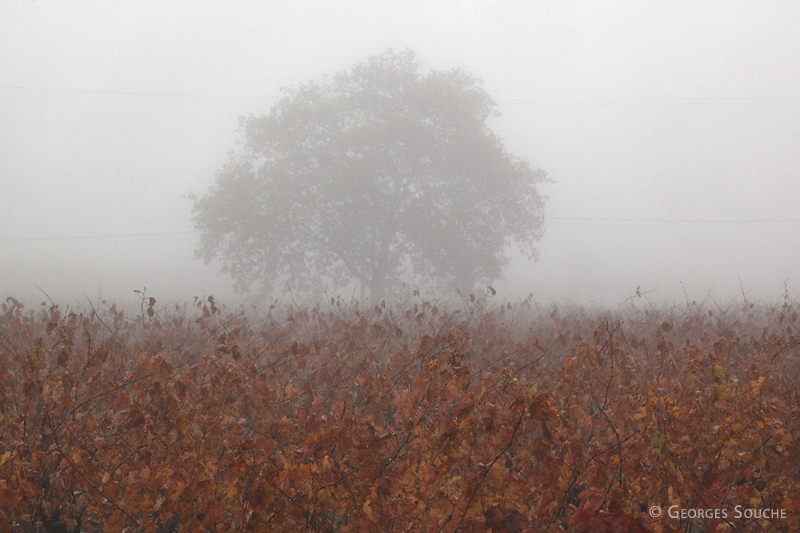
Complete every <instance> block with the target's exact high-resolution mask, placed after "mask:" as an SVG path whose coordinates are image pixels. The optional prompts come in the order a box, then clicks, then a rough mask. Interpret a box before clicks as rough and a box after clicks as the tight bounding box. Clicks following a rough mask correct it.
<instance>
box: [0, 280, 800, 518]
mask: <svg viewBox="0 0 800 533" xmlns="http://www.w3.org/2000/svg"><path fill="white" fill-rule="evenodd" d="M493 302H494V300H493V299H492V298H491V297H487V298H477V299H476V298H474V297H473V298H470V299H465V301H464V304H463V305H462V306H461V307H460V308H459V309H454V308H445V307H444V306H442V307H441V308H439V307H437V306H436V305H434V304H432V303H430V302H426V301H423V300H421V299H417V300H413V299H412V300H408V301H405V302H401V303H398V304H393V305H384V306H381V307H375V308H372V309H361V310H359V309H357V308H356V307H353V306H350V305H347V304H345V303H343V302H341V301H336V300H332V301H331V302H329V303H326V304H325V305H319V306H316V307H314V308H299V307H296V306H294V307H293V306H287V307H284V308H271V309H263V310H261V311H258V310H255V309H253V310H249V311H248V312H246V313H245V312H235V311H231V310H228V309H226V308H224V307H223V306H221V304H219V303H218V302H216V301H215V300H214V299H213V297H208V298H204V299H196V300H195V302H193V303H191V304H187V305H186V306H183V307H178V306H172V307H161V306H160V305H159V304H158V302H156V300H155V299H153V298H150V297H146V296H145V295H142V302H141V308H140V309H137V310H136V311H135V312H133V313H131V312H123V311H121V310H118V309H117V308H116V307H115V306H113V305H111V306H108V305H107V304H96V305H92V304H87V308H86V309H81V310H70V309H61V308H60V307H59V306H58V305H55V304H52V303H47V304H44V303H43V304H42V305H41V306H37V307H36V309H29V308H28V307H26V306H25V305H23V303H20V302H18V301H16V300H14V299H13V298H9V299H7V300H6V301H5V302H4V303H3V304H2V307H0V311H1V313H0V530H2V531H50V532H67V531H75V532H78V531H87V532H90V531H92V532H93V531H150V532H169V531H271V530H276V531H320V532H322V531H325V532H327V531H446V532H450V531H489V530H491V531H494V532H510V531H535V532H546V531H587V532H588V531H591V532H603V531H606V532H610V531H653V532H659V531H693V532H699V531H797V530H798V528H799V527H800V344H799V343H798V338H800V318H798V311H800V306H798V304H797V303H796V302H793V301H791V300H789V299H784V301H783V302H781V303H777V304H759V305H754V304H751V303H748V302H738V303H731V304H729V305H727V306H725V305H718V304H716V303H715V302H704V303H702V304H696V303H693V302H687V303H685V304H680V305H674V306H672V307H665V308H656V307H650V306H648V307H645V308H637V307H634V306H630V307H628V308H626V309H624V310H620V311H615V312H610V311H604V310H599V309H584V308H580V307H576V306H566V307H564V306H554V305H550V306H549V307H538V306H537V305H536V304H534V303H532V302H531V301H523V302H520V303H514V304H511V303H505V302H502V303H493Z"/></svg>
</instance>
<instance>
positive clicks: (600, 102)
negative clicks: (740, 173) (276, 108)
mask: <svg viewBox="0 0 800 533" xmlns="http://www.w3.org/2000/svg"><path fill="white" fill-rule="evenodd" d="M0 89H12V90H23V91H39V92H57V93H73V94H95V95H116V96H147V97H162V98H192V99H209V100H260V101H263V100H269V99H270V98H269V97H267V96H265V95H255V94H229V93H218V94H215V93H191V92H179V91H176V92H160V91H130V90H109V89H74V88H63V87H43V86H34V85H12V84H0ZM497 103H498V104H499V105H500V106H501V107H612V108H614V107H787V106H797V105H800V97H796V96H772V97H753V98H751V97H735V98H619V99H613V98H597V99H592V98H589V99H546V98H544V99H543V98H516V99H499V100H497Z"/></svg>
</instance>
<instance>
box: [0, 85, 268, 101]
mask: <svg viewBox="0 0 800 533" xmlns="http://www.w3.org/2000/svg"><path fill="white" fill-rule="evenodd" d="M0 89H16V90H22V91H39V92H53V93H73V94H97V95H112V96H156V97H165V98H195V99H207V100H268V98H267V97H266V96H257V95H244V94H239V95H237V94H208V93H182V92H151V91H111V90H95V89H64V88H58V87H33V86H28V85H0Z"/></svg>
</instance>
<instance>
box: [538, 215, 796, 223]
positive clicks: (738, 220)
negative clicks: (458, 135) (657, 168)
mask: <svg viewBox="0 0 800 533" xmlns="http://www.w3.org/2000/svg"><path fill="white" fill-rule="evenodd" d="M545 219H546V220H570V221H579V222H658V223H662V222H665V223H673V222H679V223H689V224H751V223H753V224H762V223H764V224H774V223H784V222H789V223H797V222H800V218H610V217H551V216H547V217H545Z"/></svg>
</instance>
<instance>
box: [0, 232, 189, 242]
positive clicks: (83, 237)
mask: <svg viewBox="0 0 800 533" xmlns="http://www.w3.org/2000/svg"><path fill="white" fill-rule="evenodd" d="M196 233H199V232H198V231H165V232H161V233H117V234H115V235H76V236H68V237H19V238H16V237H15V238H9V239H0V242H32V241H79V240H91V239H117V238H128V237H161V236H162V235H192V234H196Z"/></svg>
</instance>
